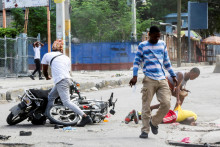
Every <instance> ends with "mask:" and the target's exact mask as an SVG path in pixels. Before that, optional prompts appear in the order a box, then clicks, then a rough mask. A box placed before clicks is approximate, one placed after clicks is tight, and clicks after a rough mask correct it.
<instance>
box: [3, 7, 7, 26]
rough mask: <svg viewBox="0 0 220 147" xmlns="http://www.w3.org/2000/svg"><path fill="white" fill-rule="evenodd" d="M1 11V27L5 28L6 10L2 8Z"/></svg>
mask: <svg viewBox="0 0 220 147" xmlns="http://www.w3.org/2000/svg"><path fill="white" fill-rule="evenodd" d="M2 12H3V14H2V15H3V28H6V10H5V8H3V10H2Z"/></svg>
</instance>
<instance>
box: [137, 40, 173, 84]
mask: <svg viewBox="0 0 220 147" xmlns="http://www.w3.org/2000/svg"><path fill="white" fill-rule="evenodd" d="M141 62H143V63H144V65H143V72H144V74H145V75H146V76H147V77H149V78H151V79H154V80H163V79H165V78H166V77H165V72H164V69H163V68H165V69H166V70H167V71H168V72H169V74H170V76H176V74H175V73H174V72H173V69H172V66H171V63H170V59H169V56H168V52H167V47H166V43H165V42H164V41H162V40H159V41H158V43H157V44H151V43H150V42H148V41H144V42H141V43H140V44H139V46H138V50H137V53H136V55H135V58H134V63H133V76H137V74H138V67H139V65H140V63H141Z"/></svg>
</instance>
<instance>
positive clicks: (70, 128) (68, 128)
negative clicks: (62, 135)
mask: <svg viewBox="0 0 220 147" xmlns="http://www.w3.org/2000/svg"><path fill="white" fill-rule="evenodd" d="M63 130H64V131H71V130H76V128H73V127H71V126H68V127H64V128H63Z"/></svg>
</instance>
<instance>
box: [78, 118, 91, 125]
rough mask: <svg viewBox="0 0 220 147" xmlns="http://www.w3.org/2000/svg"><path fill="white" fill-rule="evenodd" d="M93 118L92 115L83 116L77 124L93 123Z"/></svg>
mask: <svg viewBox="0 0 220 147" xmlns="http://www.w3.org/2000/svg"><path fill="white" fill-rule="evenodd" d="M91 123H92V119H91V117H90V116H88V115H87V116H86V117H82V120H81V122H80V123H79V124H77V127H84V126H85V125H86V124H91Z"/></svg>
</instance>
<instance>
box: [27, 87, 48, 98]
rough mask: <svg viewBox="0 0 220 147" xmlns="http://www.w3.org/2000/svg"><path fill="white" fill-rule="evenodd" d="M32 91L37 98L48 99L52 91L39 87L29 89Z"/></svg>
mask: <svg viewBox="0 0 220 147" xmlns="http://www.w3.org/2000/svg"><path fill="white" fill-rule="evenodd" d="M29 90H30V92H31V93H32V94H33V95H34V96H35V97H36V98H42V99H46V100H47V99H48V94H49V92H50V91H51V89H49V90H39V89H29Z"/></svg>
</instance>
